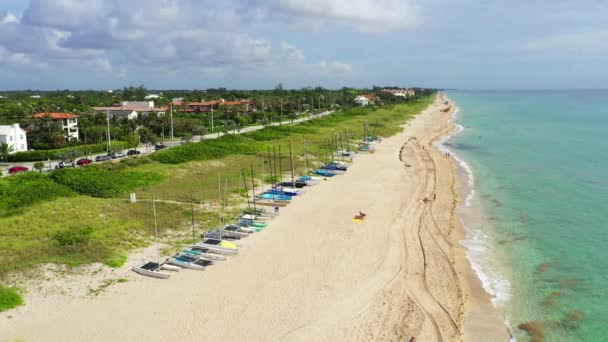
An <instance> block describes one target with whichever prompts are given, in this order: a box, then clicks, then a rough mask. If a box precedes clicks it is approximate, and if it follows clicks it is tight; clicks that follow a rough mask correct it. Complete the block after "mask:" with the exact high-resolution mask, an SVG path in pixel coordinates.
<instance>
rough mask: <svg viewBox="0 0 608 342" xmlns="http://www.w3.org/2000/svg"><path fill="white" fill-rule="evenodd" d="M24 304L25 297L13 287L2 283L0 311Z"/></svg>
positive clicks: (0, 287)
mask: <svg viewBox="0 0 608 342" xmlns="http://www.w3.org/2000/svg"><path fill="white" fill-rule="evenodd" d="M19 305H23V298H22V297H21V295H20V294H19V292H17V290H15V289H14V288H11V287H5V286H2V285H0V312H2V311H6V310H10V309H12V308H15V307H17V306H19Z"/></svg>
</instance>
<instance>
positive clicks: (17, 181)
mask: <svg viewBox="0 0 608 342" xmlns="http://www.w3.org/2000/svg"><path fill="white" fill-rule="evenodd" d="M73 195H75V193H74V192H73V191H72V190H70V188H68V187H66V186H63V185H60V184H57V183H55V182H54V181H53V180H52V179H51V178H50V177H49V176H48V175H46V174H42V173H36V172H27V173H23V174H20V175H14V176H12V177H8V178H5V179H2V180H0V215H6V214H7V213H10V212H11V211H14V210H16V209H20V208H24V207H27V206H30V205H32V204H35V203H38V202H43V201H50V200H53V199H55V198H59V197H65V196H73Z"/></svg>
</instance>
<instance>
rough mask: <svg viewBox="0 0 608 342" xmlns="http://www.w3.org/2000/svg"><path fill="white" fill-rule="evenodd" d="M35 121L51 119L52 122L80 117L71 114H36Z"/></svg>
mask: <svg viewBox="0 0 608 342" xmlns="http://www.w3.org/2000/svg"><path fill="white" fill-rule="evenodd" d="M34 117H36V118H37V119H42V118H51V119H53V120H61V119H76V118H79V117H80V115H76V114H72V113H38V114H36V115H34Z"/></svg>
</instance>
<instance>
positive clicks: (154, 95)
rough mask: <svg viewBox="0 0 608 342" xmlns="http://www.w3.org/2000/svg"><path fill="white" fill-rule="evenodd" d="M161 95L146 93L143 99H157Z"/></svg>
mask: <svg viewBox="0 0 608 342" xmlns="http://www.w3.org/2000/svg"><path fill="white" fill-rule="evenodd" d="M161 97H163V95H162V94H148V95H146V97H144V99H146V100H151V99H158V98H161Z"/></svg>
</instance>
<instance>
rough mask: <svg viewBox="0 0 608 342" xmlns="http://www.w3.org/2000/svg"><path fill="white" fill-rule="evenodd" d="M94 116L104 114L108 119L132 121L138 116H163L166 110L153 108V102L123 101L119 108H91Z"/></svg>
mask: <svg viewBox="0 0 608 342" xmlns="http://www.w3.org/2000/svg"><path fill="white" fill-rule="evenodd" d="M93 109H94V110H95V113H96V114H106V115H108V116H109V117H110V118H117V119H127V120H134V119H137V117H138V116H139V115H142V114H143V115H148V114H149V113H156V115H158V116H162V115H165V111H166V108H155V107H154V101H123V102H121V103H120V106H109V107H93Z"/></svg>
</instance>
